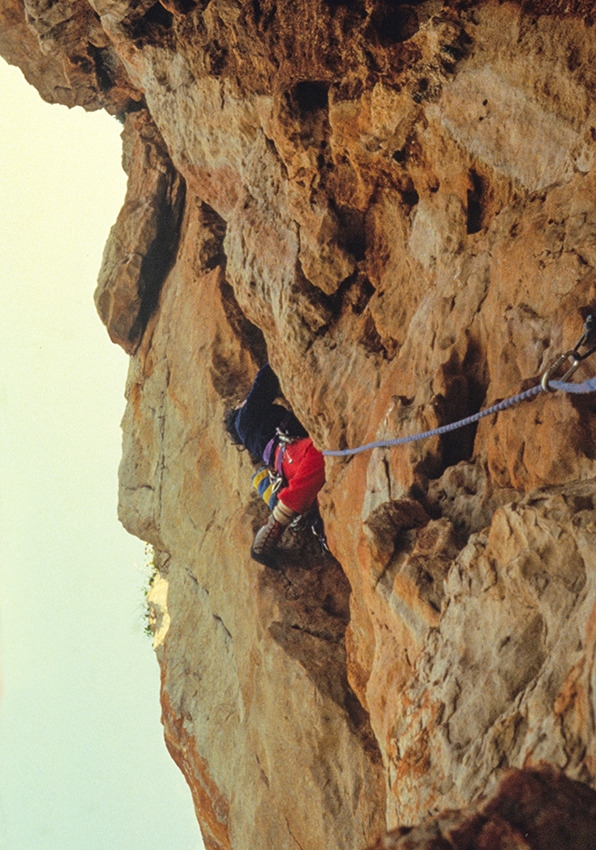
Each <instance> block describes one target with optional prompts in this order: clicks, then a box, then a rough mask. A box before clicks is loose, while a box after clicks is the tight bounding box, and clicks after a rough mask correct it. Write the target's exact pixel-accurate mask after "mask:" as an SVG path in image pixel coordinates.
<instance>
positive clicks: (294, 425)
mask: <svg viewBox="0 0 596 850" xmlns="http://www.w3.org/2000/svg"><path fill="white" fill-rule="evenodd" d="M279 394H280V389H279V381H278V379H277V376H276V374H275V373H274V371H273V369H272V368H271V366H270V365H269V364H268V363H266V364H265V366H263V367H262V368H261V369H260V371H259V372H258V374H257V376H256V378H255V381H254V383H253V386H252V389H251V390H250V392H249V394H248V395H247V397H246V400H245V401H243V402H242V404H241V405H239V406H237V407H235V408H233V409H231V410H229V411H228V412H227V413H226V415H225V418H224V423H225V428H226V431H227V433H228V435H229V436H230V438H231V440H232V442H233V443H234V444H236V445H238V446H243V447H244V448H246V449H247V450H248V452H249V453H250V455H251V457H252V459H253V461H254V462H255V463H261V462H262V461H264V462H265V463H266V464H267V466H268V467H269V469H270V471H271V473H272V475H273V477H274V479H275V477H277V482H276V484H277V486H278V487H279V489H277V492H276V494H275V495H276V497H277V498H276V499H275V498H274V499H273V500H271V501H269V502H268V503H269V504H270V505H273V509H272V513H271V516H270V517H269V519H268V521H267V522H266V523H265V525H264V526H263V527H262V528H260V529H259V531H258V532H257V534H256V536H255V539H254V541H253V544H252V547H251V550H250V554H251V557H252V558H253V559H254V560H255V561H258V562H259V563H260V564H263V565H265V566H267V567H274V568H275V566H276V561H277V555H278V551H279V550H278V546H279V543H280V541H281V537H282V534H283V532H284V530H285V529H286V527H287V526H288V524H289V523H290V522H292V520H294V519H295V518H297V517H298V516H299V515H301V514H304V513H306V512H307V511H308V510H309V509H310V508H312V507H313V505H315V503H316V499H317V494H318V492H319V490H320V489H321V487H322V486H323V484H324V483H325V461H324V459H323V455H322V454H321V452H320V451H319V450H318V449H316V448H315V447H314V445H313V442H312V440H311V438H310V437H309V436H308V433H307V432H306V430H305V429H304V427H303V425H302V424H301V423H300V422H299V421H298V419H297V418H296V416H295V415H294V414H293V413H291V412H290V411H289V410H287V409H286V408H285V407H283V406H282V405H281V404H276V403H275V399H276V398H277V397H278V396H279ZM319 523H320V518H319V517H318V516H317V518H316V520H315V523H314V524H315V525H318V524H319ZM313 532H314V533H315V534H316V535H317V536H318V537H319V539H320V540H321V542H322V545H324V538H321V536H320V535H322V527H321V528H320V530H319V531H318V530H317V529H316V527H313Z"/></svg>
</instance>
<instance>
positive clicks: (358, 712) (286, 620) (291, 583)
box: [261, 538, 381, 763]
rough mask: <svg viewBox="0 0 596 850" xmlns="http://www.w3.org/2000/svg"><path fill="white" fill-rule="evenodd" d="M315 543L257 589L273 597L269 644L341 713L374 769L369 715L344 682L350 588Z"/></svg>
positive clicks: (268, 573) (377, 753)
mask: <svg viewBox="0 0 596 850" xmlns="http://www.w3.org/2000/svg"><path fill="white" fill-rule="evenodd" d="M316 546H318V544H316V541H315V540H314V538H313V539H312V542H311V541H303V543H302V547H301V548H300V547H299V548H298V549H297V550H296V549H294V547H292V551H291V557H290V555H289V557H290V561H291V563H290V562H288V563H287V564H286V565H285V566H284V568H283V571H273V570H266V571H265V572H264V573H263V575H262V577H261V583H262V585H263V586H264V587H267V588H268V589H269V590H270V591H273V592H274V595H275V599H276V606H277V619H276V620H275V621H274V622H273V623H271V625H270V626H269V632H270V634H271V636H272V638H273V639H274V641H275V642H276V643H277V644H278V645H279V646H280V647H281V648H282V649H283V650H284V652H286V653H287V654H288V656H289V657H290V658H292V659H293V660H294V661H296V662H297V663H298V664H299V665H300V666H301V667H302V669H303V670H304V672H305V673H306V675H307V676H308V677H309V679H310V680H311V681H312V683H313V685H314V686H315V688H317V690H318V691H319V692H320V693H321V696H322V697H323V698H326V699H331V700H332V701H333V702H334V703H335V704H336V705H338V706H339V707H340V709H342V711H343V712H345V716H346V719H347V721H348V723H349V725H350V727H351V728H352V731H353V732H354V733H355V734H356V735H357V736H358V738H359V739H360V741H361V743H362V746H363V748H364V749H365V750H366V752H367V753H368V755H369V757H370V758H371V760H372V761H373V762H375V763H377V762H380V760H381V755H380V751H379V748H378V744H377V741H376V738H375V736H374V733H373V731H372V729H371V726H370V720H369V716H368V713H367V712H366V710H365V709H364V708H363V707H362V705H361V704H360V702H359V701H358V699H357V697H356V695H355V694H354V692H353V691H352V688H351V687H350V685H349V683H348V678H347V659H346V648H345V631H346V627H347V625H348V622H349V619H350V613H349V597H350V593H351V588H350V584H349V582H348V580H347V578H346V576H345V574H344V572H343V570H342V568H341V566H340V564H339V563H338V562H337V561H336V560H335V559H334V558H333V557H332V556H331V555H329V554H327V555H324V554H322V553H321V552H320V551H318V552H317V551H316V549H315V548H314V547H316Z"/></svg>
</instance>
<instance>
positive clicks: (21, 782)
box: [0, 60, 202, 850]
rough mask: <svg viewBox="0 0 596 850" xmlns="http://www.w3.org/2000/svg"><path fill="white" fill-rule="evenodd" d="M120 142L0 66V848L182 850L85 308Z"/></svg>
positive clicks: (95, 326) (108, 220)
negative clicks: (47, 99)
mask: <svg viewBox="0 0 596 850" xmlns="http://www.w3.org/2000/svg"><path fill="white" fill-rule="evenodd" d="M121 130H122V127H121V125H120V124H119V123H118V122H117V121H116V119H115V118H112V117H110V116H108V115H107V114H105V113H99V112H98V113H86V112H84V111H83V110H82V109H79V108H77V109H73V110H68V109H66V107H62V106H56V105H54V106H49V105H48V104H46V103H44V102H43V101H42V100H41V98H40V97H39V95H38V94H37V92H36V91H35V90H34V89H33V88H31V87H30V86H28V85H27V83H26V82H25V81H24V78H23V77H22V75H21V73H20V71H18V70H17V69H15V68H11V67H9V66H8V65H6V63H5V62H4V61H3V60H0V294H1V300H2V306H1V310H0V364H1V369H0V449H1V456H2V466H1V475H0V676H1V684H2V693H1V697H0V847H1V848H2V850H199V848H200V847H202V843H201V841H200V834H199V828H198V825H197V822H196V819H195V816H194V811H193V807H192V801H191V796H190V792H189V790H188V787H187V785H186V783H185V781H184V779H183V777H182V774H181V773H180V771H179V770H178V768H177V767H176V766H175V764H174V762H173V761H172V760H171V758H170V756H169V755H168V753H167V750H166V748H165V744H164V742H163V732H162V726H161V723H160V721H159V717H160V708H159V669H158V665H157V661H156V659H155V656H154V654H153V651H152V648H151V640H150V639H149V638H148V637H147V636H146V635H145V634H144V632H143V629H144V625H145V623H144V598H143V591H142V589H143V586H144V584H145V583H146V573H145V571H144V569H143V566H144V561H145V555H144V549H143V544H142V543H141V542H140V541H138V540H136V539H135V538H133V537H131V536H130V535H128V534H127V533H126V532H125V531H124V529H123V528H122V527H121V525H120V524H119V522H118V520H117V516H116V504H117V469H118V463H119V459H120V441H121V435H120V427H119V425H120V419H121V417H122V414H123V411H124V404H125V402H124V397H123V391H124V384H125V379H126V371H127V367H128V358H127V356H126V355H125V354H124V352H123V351H122V350H121V349H120V348H118V347H116V346H114V345H113V344H112V343H111V342H110V341H109V338H108V336H107V333H106V331H105V329H104V327H103V325H102V324H101V322H100V320H99V318H98V316H97V314H96V312H95V307H94V304H93V291H94V289H95V282H96V278H97V272H98V269H99V265H100V262H101V254H102V250H103V246H104V244H105V241H106V238H107V235H108V232H109V229H110V227H111V225H112V224H113V223H114V221H115V220H116V216H117V213H118V211H119V209H120V206H121V204H122V200H123V198H124V191H125V175H124V173H123V172H122V170H121V166H120V155H121V142H120V132H121Z"/></svg>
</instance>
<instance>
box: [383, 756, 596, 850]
mask: <svg viewBox="0 0 596 850" xmlns="http://www.w3.org/2000/svg"><path fill="white" fill-rule="evenodd" d="M595 835H596V792H594V791H593V790H592V789H590V788H586V786H585V785H583V784H582V783H580V782H573V781H571V780H569V779H567V778H566V777H565V776H564V775H563V774H561V773H558V772H557V771H554V770H553V769H552V768H550V767H548V765H540V766H538V767H536V768H525V769H523V770H516V771H510V772H509V773H507V774H506V776H505V777H504V778H503V779H502V781H501V782H500V784H499V786H498V787H497V788H496V789H495V790H494V791H493V792H492V793H491V794H490V795H489V796H488V797H487V798H486V799H484V800H481V801H479V803H477V804H476V805H475V806H473V807H469V808H467V809H463V810H462V811H460V812H444V813H442V814H441V815H439V816H437V817H435V818H432V819H429V820H428V821H426V822H425V823H424V824H421V825H420V826H419V827H415V828H414V829H408V828H405V829H401V830H396V831H395V832H393V833H392V834H390V835H388V836H387V837H386V838H383V839H379V841H378V842H377V843H376V844H375V845H374V848H371V850H443V848H444V850H464V848H465V849H466V850H560V848H562V847H565V850H588V848H591V847H594V836H595Z"/></svg>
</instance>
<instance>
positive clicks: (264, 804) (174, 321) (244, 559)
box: [0, 0, 596, 850]
mask: <svg viewBox="0 0 596 850" xmlns="http://www.w3.org/2000/svg"><path fill="white" fill-rule="evenodd" d="M592 7H593V4H592V2H588V1H587V0H523V2H497V0H485V2H465V0H461V1H460V0H453V2H441V0H422V2H421V1H420V0H411V2H409V3H399V2H389V0H279V2H273V0H210V2H208V0H160V2H155V0H141V2H134V3H132V2H129V0H88V2H86V0H68V2H67V0H55V2H53V0H25V2H24V4H22V3H20V2H18V0H2V3H0V24H1V26H0V51H1V52H2V54H3V55H4V56H6V57H7V58H8V59H9V60H10V61H12V62H16V63H18V64H19V65H20V66H21V67H22V68H23V70H24V72H25V74H26V76H27V78H28V79H29V80H30V81H31V82H33V84H35V85H36V86H37V87H38V89H39V91H40V93H41V94H42V96H43V97H45V98H46V99H48V100H55V101H59V102H62V103H68V104H69V105H75V104H80V105H82V106H84V107H85V108H87V109H96V108H105V109H107V110H109V111H110V112H112V113H113V114H115V115H119V116H120V117H122V118H123V119H124V120H125V129H124V133H123V142H124V158H123V161H124V167H125V169H126V171H127V173H128V177H129V182H128V191H127V196H126V199H125V203H124V207H123V210H122V213H121V214H120V217H119V219H118V222H117V223H116V225H115V226H114V228H113V230H112V232H111V234H110V236H109V238H108V243H107V246H106V250H105V254H104V262H103V264H102V268H101V270H100V275H99V283H98V289H97V292H96V303H97V306H98V310H99V312H100V315H101V317H102V319H103V320H104V322H105V323H106V325H107V328H108V331H109V333H110V336H111V338H112V339H113V340H114V341H116V342H118V343H120V344H121V345H122V346H123V348H124V349H125V350H126V351H127V352H128V353H129V354H130V356H131V365H130V374H129V380H128V386H127V398H128V406H127V411H126V414H125V418H124V422H123V433H124V440H123V459H122V464H121V468H120V516H121V519H122V522H123V523H124V525H125V526H126V528H127V529H128V530H129V531H130V532H131V533H133V534H136V535H138V536H139V537H140V538H142V539H143V540H146V541H149V542H150V543H151V544H153V546H154V548H155V551H156V563H157V566H158V572H157V576H156V579H155V582H154V585H153V589H152V592H151V596H150V600H151V605H152V609H153V617H154V624H155V639H154V645H155V649H156V652H157V655H158V659H159V662H160V666H161V676H162V680H161V699H162V706H163V722H164V728H165V738H166V743H167V746H168V748H169V750H170V752H171V753H172V756H173V757H174V759H175V760H176V762H177V763H178V764H179V766H180V768H181V769H182V771H183V772H184V775H185V776H186V778H187V781H188V783H189V786H190V789H191V791H192V794H193V798H194V802H195V806H196V811H197V817H198V820H199V822H200V825H201V830H202V833H203V836H204V840H205V845H206V847H208V848H209V850H223V849H224V848H234V850H249V848H250V850H270V848H280V850H281V848H287V850H297V848H303V850H319V848H321V850H322V848H338V850H339V848H342V850H344V849H345V848H350V849H351V850H364V848H366V847H367V846H369V845H372V844H374V843H375V842H376V841H379V845H378V846H387V847H393V846H395V847H398V846H399V847H406V846H407V847H412V848H413V847H431V846H432V847H443V846H445V847H451V846H457V847H460V846H461V847H464V846H465V847H484V848H497V847H503V848H505V847H520V848H521V847H541V848H544V847H551V846H552V847H553V848H554V847H561V846H568V847H577V848H580V847H586V848H593V847H596V839H594V835H595V834H596V809H595V806H594V795H593V790H592V789H594V788H595V787H596V750H595V716H596V662H595V653H596V486H595V481H596V447H595V437H596V416H595V413H596V401H595V398H594V395H593V394H592V395H586V396H571V395H565V394H560V393H557V394H550V393H542V394H541V395H539V396H538V397H536V398H534V399H533V400H531V401H528V402H525V403H523V404H521V405H519V406H517V407H515V408H513V409H509V410H506V411H504V412H502V413H499V414H498V415H497V414H495V415H493V416H491V417H488V418H486V419H484V420H482V422H481V423H480V424H479V425H478V427H477V428H476V427H468V429H467V430H465V431H458V432H454V433H453V434H450V435H445V436H444V437H434V438H431V439H428V440H426V441H422V442H417V443H412V444H409V445H407V446H402V447H399V448H392V449H383V450H381V449H374V450H372V451H369V452H365V453H362V454H359V455H356V456H353V457H349V458H339V459H336V458H328V459H327V484H326V486H325V488H324V490H323V492H322V494H321V510H322V514H323V516H324V519H325V524H326V528H327V532H328V537H329V542H330V547H331V551H332V553H333V557H331V556H328V557H324V556H322V555H321V554H320V553H318V552H317V551H316V550H315V549H312V548H309V547H308V546H305V547H302V549H299V550H298V554H297V556H296V557H295V558H294V561H293V562H292V563H290V564H289V565H288V566H287V567H286V568H285V570H284V571H282V572H280V573H275V572H272V571H270V570H266V569H265V568H262V567H260V566H258V565H257V564H255V563H254V562H252V561H251V560H250V559H249V557H248V550H249V546H250V541H251V539H252V534H253V531H254V529H255V528H256V527H258V525H259V524H260V523H261V522H262V521H263V519H264V513H263V512H264V510H265V509H264V506H261V505H260V504H259V503H258V502H257V500H256V498H255V497H253V496H252V495H251V492H250V474H251V471H252V467H251V464H250V462H249V460H248V458H247V457H246V455H245V454H242V453H238V452H237V451H236V450H235V449H234V448H233V447H232V446H231V445H229V444H228V443H227V442H226V440H225V438H224V435H223V431H222V427H221V419H222V415H223V411H224V409H225V408H226V406H227V405H229V404H230V403H234V402H236V401H238V400H239V399H240V398H241V397H242V396H243V395H244V394H245V392H246V391H247V389H248V388H249V387H250V384H251V381H252V378H253V377H254V375H255V372H256V370H257V368H258V366H259V365H261V364H262V363H263V362H264V361H265V360H266V359H269V360H270V361H271V363H272V365H273V367H274V368H275V370H276V372H277V373H278V375H279V377H280V381H281V386H282V389H283V393H284V396H285V398H286V399H287V402H288V403H289V404H290V405H291V406H292V408H293V409H294V410H295V412H296V413H297V415H298V416H299V418H300V419H301V420H302V421H303V422H304V424H305V425H306V426H307V427H308V429H309V431H310V432H311V434H312V436H313V438H314V439H315V441H316V443H317V445H318V446H319V447H320V448H337V447H345V446H356V445H359V444H362V443H364V442H368V441H371V440H375V439H378V438H387V437H393V436H399V435H403V434H408V433H415V432H417V431H422V430H427V429H430V428H433V427H434V426H436V425H440V424H445V423H447V422H450V421H454V420H456V419H459V418H461V417H463V416H466V415H468V414H471V413H474V412H476V411H478V410H479V409H480V408H484V407H487V406H488V405H491V404H493V403H494V402H495V401H497V400H499V399H503V398H507V397H509V396H511V395H514V394H515V393H517V392H518V391H519V390H520V389H522V388H525V387H527V386H531V385H533V384H534V383H536V382H537V380H538V379H539V376H540V374H541V373H542V372H543V371H544V369H545V368H546V367H547V366H548V365H549V364H550V363H551V362H552V361H553V360H554V359H555V358H556V356H557V355H559V354H560V353H561V352H565V351H567V350H568V349H569V348H570V347H572V346H573V344H574V343H575V342H576V340H577V339H578V337H579V336H580V334H581V332H582V327H583V322H584V319H585V317H586V315H587V314H588V313H590V312H595V311H596V101H595V95H596V22H595V19H594V17H593V16H592ZM595 368H596V355H595V356H594V357H593V358H592V359H591V360H590V359H588V360H586V362H585V363H584V364H582V365H581V367H580V369H579V371H578V372H577V373H576V376H575V379H576V380H580V381H581V380H582V379H585V378H586V377H588V376H590V375H592V374H594V369H595ZM543 763H545V764H543ZM521 768H525V769H524V770H520V771H519V772H518V773H513V774H512V773H508V774H507V776H506V778H505V780H504V785H503V787H502V790H501V791H500V792H498V791H494V790H493V789H494V786H495V783H498V781H499V780H500V779H501V777H502V774H503V772H504V771H506V770H507V769H521ZM565 783H567V784H565ZM487 794H488V795H489V797H488V798H487V797H486V795H487ZM491 794H492V795H493V796H492V797H491V796H490V795H491ZM494 795H496V796H494ZM508 795H509V796H508ZM512 796H513V797H515V798H516V799H519V800H520V801H522V802H520V810H521V809H522V808H523V809H524V814H523V817H522V816H521V815H520V818H519V819H518V820H516V819H515V817H514V816H513V815H512V811H513V810H512V805H511V804H510V803H507V800H510V799H511V798H512ZM480 798H483V799H484V802H480V803H478V808H477V809H475V810H473V811H475V812H476V814H473V815H470V811H471V809H470V807H471V806H474V805H476V801H477V800H479V799H480ZM503 799H504V800H505V803H502V800H503ZM487 800H488V802H487ZM578 800H581V801H583V802H582V804H581V805H577V801H578ZM524 807H525V808H524ZM532 807H533V808H532ZM538 809H541V810H543V811H546V821H541V820H540V819H538V820H537V818H536V816H535V812H536V811H537V810H538ZM455 810H462V813H461V815H455V814H454V812H455ZM528 811H530V815H528ZM446 812H450V813H451V814H446ZM532 812H534V814H532ZM495 813H496V815H495ZM431 815H433V816H436V817H435V819H434V820H432V821H429V822H428V823H427V824H426V826H421V827H420V828H419V829H418V830H412V831H411V832H408V829H409V827H412V826H414V825H416V824H419V823H421V822H423V821H425V819H426V818H428V817H429V816H431ZM493 815H494V816H495V817H493ZM495 818H496V820H495ZM549 818H550V820H549ZM555 821H556V822H557V823H559V824H562V823H573V824H574V825H575V830H576V832H575V833H574V835H575V837H574V839H573V840H574V841H576V843H575V844H572V842H571V838H569V840H568V843H567V844H566V845H564V843H562V842H564V840H565V839H564V838H561V835H562V834H563V833H561V832H560V831H559V832H558V833H556V835H555V834H554V833H552V831H551V833H552V834H551V833H549V829H548V828H546V827H545V826H544V823H545V822H546V823H547V826H548V823H554V822H555ZM456 822H457V824H458V826H457V828H456V826H455V825H454V824H456ZM470 823H472V824H473V825H474V827H473V828H472V827H470ZM446 824H447V825H446ZM462 824H463V825H462ZM479 824H480V825H482V829H481V828H480V827H479ZM486 824H488V826H486V828H485V826H484V825H486ZM528 824H529V825H528ZM388 830H398V831H397V832H395V833H394V835H393V837H390V838H380V836H382V835H384V834H385V833H386V832H387V831H388ZM458 830H459V831H458ZM474 830H475V831H474ZM456 833H457V835H459V838H458V839H457V840H459V841H460V843H457V840H456V838H454V835H455V834H456ZM549 835H550V838H549V837H548V836H549ZM553 835H555V837H554V838H553V837H552V836H553ZM429 836H430V838H429ZM462 836H463V838H462ZM466 836H467V837H466ZM545 836H546V837H545ZM577 836H580V837H579V838H578V837H577ZM582 836H583V838H582ZM464 839H465V840H464ZM576 839H577V840H576ZM425 841H426V842H427V843H424V842H425ZM465 841H468V843H465ZM549 841H550V842H551V843H548V842H549ZM577 841H580V842H581V841H584V843H583V844H582V843H577ZM429 842H430V843H429ZM433 842H435V843H433ZM440 842H443V843H440ZM449 842H451V843H449ZM499 842H501V843H499ZM507 842H509V843H507ZM553 842H555V843H553ZM556 842H559V843H556Z"/></svg>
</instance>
